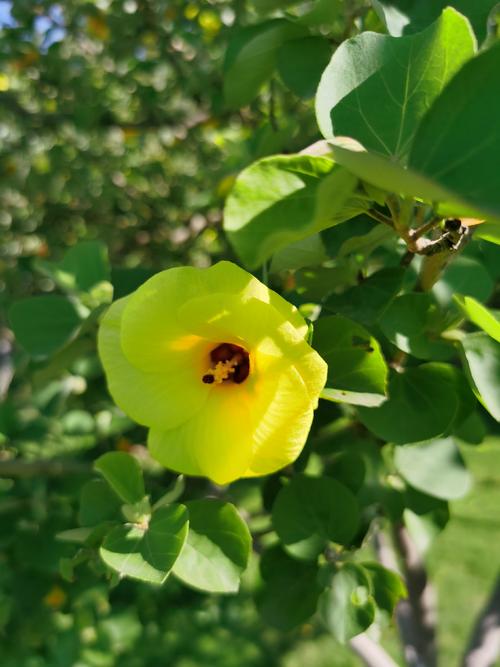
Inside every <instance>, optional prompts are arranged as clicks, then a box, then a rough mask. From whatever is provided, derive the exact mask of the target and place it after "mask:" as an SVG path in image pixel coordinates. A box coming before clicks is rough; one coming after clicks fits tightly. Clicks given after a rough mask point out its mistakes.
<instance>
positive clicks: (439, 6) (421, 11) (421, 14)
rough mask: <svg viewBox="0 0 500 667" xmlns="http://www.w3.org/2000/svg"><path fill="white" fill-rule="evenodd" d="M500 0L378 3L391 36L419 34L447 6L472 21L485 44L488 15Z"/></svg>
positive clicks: (378, 0) (393, 0) (390, 0)
mask: <svg viewBox="0 0 500 667" xmlns="http://www.w3.org/2000/svg"><path fill="white" fill-rule="evenodd" d="M497 2H498V0H375V1H374V3H373V4H374V5H375V7H376V8H377V9H378V11H379V12H380V14H381V16H382V18H383V19H384V20H385V23H386V25H387V29H388V30H389V32H390V33H391V35H396V36H399V35H401V34H403V33H404V34H405V35H407V34H410V33H413V32H419V31H420V30H423V29H424V28H426V27H427V26H428V25H429V24H430V23H432V22H433V21H434V20H435V19H436V18H437V17H438V16H439V14H440V13H441V11H442V10H443V9H444V8H445V7H450V6H451V7H454V8H455V9H457V10H458V11H459V12H460V13H461V14H464V16H467V18H468V19H469V20H470V22H471V24H472V27H473V28H474V32H475V33H476V35H477V37H478V39H479V40H480V41H481V42H482V41H483V39H484V38H485V36H486V25H487V22H488V16H489V14H490V12H491V10H492V9H493V7H495V5H496V4H497Z"/></svg>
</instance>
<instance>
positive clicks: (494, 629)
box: [462, 576, 500, 667]
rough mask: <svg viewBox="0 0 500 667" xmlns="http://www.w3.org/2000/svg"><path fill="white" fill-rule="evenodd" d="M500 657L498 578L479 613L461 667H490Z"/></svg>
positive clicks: (499, 578)
mask: <svg viewBox="0 0 500 667" xmlns="http://www.w3.org/2000/svg"><path fill="white" fill-rule="evenodd" d="M499 655H500V576H499V577H498V579H497V581H496V583H495V587H494V588H493V592H492V593H491V595H490V598H489V600H488V602H487V603H486V606H485V607H484V609H483V610H482V612H481V613H480V615H479V617H478V619H477V622H476V625H475V628H474V631H473V633H472V636H471V639H470V642H469V645H468V647H467V650H466V653H465V656H464V658H463V662H462V667H492V665H493V664H494V663H495V661H496V659H497V658H498V656H499Z"/></svg>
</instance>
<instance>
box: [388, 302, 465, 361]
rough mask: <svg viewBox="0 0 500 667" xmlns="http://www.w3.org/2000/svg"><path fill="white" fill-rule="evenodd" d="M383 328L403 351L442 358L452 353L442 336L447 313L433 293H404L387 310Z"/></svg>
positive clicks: (437, 359)
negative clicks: (443, 311)
mask: <svg viewBox="0 0 500 667" xmlns="http://www.w3.org/2000/svg"><path fill="white" fill-rule="evenodd" d="M379 323H380V328H381V329H382V331H383V333H384V334H385V335H386V336H387V338H388V339H389V340H390V341H391V343H394V345H396V347H398V348H399V349H400V350H402V351H403V352H408V353H409V354H412V355H413V356H415V357H418V358H419V359H434V360H436V361H442V360H446V359H449V358H450V356H452V355H453V352H454V348H453V346H452V345H451V343H449V342H447V341H445V340H443V339H441V338H440V335H439V334H440V333H441V331H442V330H443V329H444V328H446V322H445V320H444V313H441V312H440V309H439V306H437V304H436V303H435V300H434V299H433V297H432V296H431V295H430V294H414V293H413V294H402V295H401V296H398V297H397V298H396V299H395V300H394V301H393V302H392V303H391V304H390V305H389V306H388V308H387V309H386V310H385V312H384V313H383V315H382V317H381V318H380V322H379Z"/></svg>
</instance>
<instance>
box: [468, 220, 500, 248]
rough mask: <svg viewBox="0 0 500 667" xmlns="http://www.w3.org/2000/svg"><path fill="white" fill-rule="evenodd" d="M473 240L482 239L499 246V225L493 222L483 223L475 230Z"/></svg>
mask: <svg viewBox="0 0 500 667" xmlns="http://www.w3.org/2000/svg"><path fill="white" fill-rule="evenodd" d="M474 238H480V239H484V240H485V241H489V243H494V244H495V245H500V225H499V224H498V223H495V222H485V223H483V224H482V225H480V226H479V227H477V228H476V231H475V232H474Z"/></svg>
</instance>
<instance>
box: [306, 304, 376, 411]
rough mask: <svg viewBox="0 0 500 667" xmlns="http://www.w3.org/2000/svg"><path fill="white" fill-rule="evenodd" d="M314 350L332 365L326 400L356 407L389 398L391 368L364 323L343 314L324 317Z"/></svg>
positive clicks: (329, 368)
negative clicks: (388, 383)
mask: <svg viewBox="0 0 500 667" xmlns="http://www.w3.org/2000/svg"><path fill="white" fill-rule="evenodd" d="M314 347H315V348H316V349H317V350H318V352H319V353H320V355H321V356H322V357H323V359H325V361H326V362H327V364H328V378H327V382H326V385H327V386H326V389H325V390H324V391H323V393H322V397H323V398H326V399H329V400H336V401H342V402H346V403H353V404H355V405H374V404H375V405H379V404H380V403H381V402H382V401H383V400H384V399H385V396H386V383H387V374H388V369H387V365H386V363H385V360H384V357H383V355H382V352H381V350H380V346H379V344H378V342H377V341H376V340H375V338H373V336H371V335H370V333H369V332H368V331H367V330H366V329H365V328H364V327H362V326H361V325H360V324H357V323H356V322H353V321H352V320H349V319H347V318H345V317H342V316H341V315H332V316H329V317H323V318H320V319H319V320H318V322H316V324H315V327H314Z"/></svg>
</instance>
